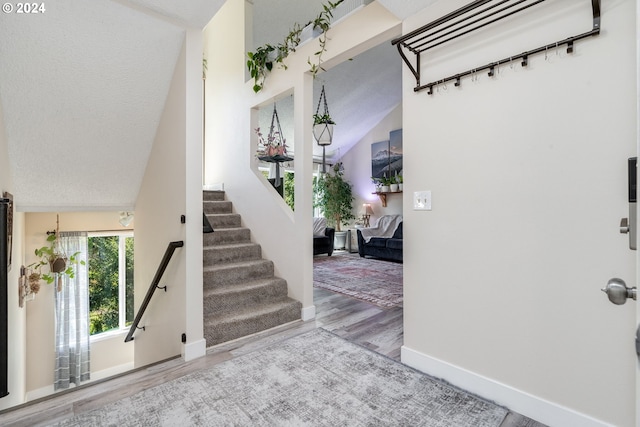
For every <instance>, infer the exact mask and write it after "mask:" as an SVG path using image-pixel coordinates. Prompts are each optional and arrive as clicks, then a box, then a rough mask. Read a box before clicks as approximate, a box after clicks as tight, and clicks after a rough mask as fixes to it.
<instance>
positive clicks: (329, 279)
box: [313, 252, 402, 307]
mask: <svg viewBox="0 0 640 427" xmlns="http://www.w3.org/2000/svg"><path fill="white" fill-rule="evenodd" d="M313 286H316V287H318V288H323V289H328V290H330V291H333V292H338V293H341V294H344V295H349V296H351V297H354V298H357V299H360V300H363V301H367V302H370V303H373V304H376V305H378V306H380V307H402V264H400V263H397V262H393V261H384V260H379V259H371V258H360V256H359V255H358V254H350V253H346V252H334V253H333V255H332V256H330V257H328V256H326V255H318V256H315V257H314V258H313Z"/></svg>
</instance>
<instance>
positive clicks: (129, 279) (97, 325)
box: [88, 236, 133, 335]
mask: <svg viewBox="0 0 640 427" xmlns="http://www.w3.org/2000/svg"><path fill="white" fill-rule="evenodd" d="M125 250H126V256H125V260H126V269H125V270H126V272H125V274H126V290H125V292H126V302H127V303H128V304H127V306H126V320H127V322H131V321H132V320H133V238H131V237H127V238H126V240H125ZM88 252H89V320H90V325H89V332H90V334H91V335H94V334H99V333H101V332H106V331H109V330H112V329H117V328H118V327H119V326H120V324H119V322H120V318H119V291H118V287H119V258H118V256H119V237H118V236H104V237H91V238H89V245H88Z"/></svg>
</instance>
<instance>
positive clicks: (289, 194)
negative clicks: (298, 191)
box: [284, 172, 295, 211]
mask: <svg viewBox="0 0 640 427" xmlns="http://www.w3.org/2000/svg"><path fill="white" fill-rule="evenodd" d="M294 184H295V176H294V174H293V173H289V172H287V173H285V174H284V201H285V203H286V204H287V205H289V207H290V208H291V210H292V211H294V210H295V207H294V205H295V194H294V192H295V186H294Z"/></svg>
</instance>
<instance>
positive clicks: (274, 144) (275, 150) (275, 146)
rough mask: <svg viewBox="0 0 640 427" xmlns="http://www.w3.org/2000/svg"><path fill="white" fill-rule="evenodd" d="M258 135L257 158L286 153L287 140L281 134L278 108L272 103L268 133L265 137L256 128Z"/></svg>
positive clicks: (284, 154)
mask: <svg viewBox="0 0 640 427" xmlns="http://www.w3.org/2000/svg"><path fill="white" fill-rule="evenodd" d="M255 132H256V134H257V135H258V152H257V153H256V154H257V156H258V158H260V157H274V156H286V155H287V141H286V139H285V138H284V136H283V134H282V127H281V126H280V119H279V118H278V110H277V109H276V104H275V103H274V104H273V114H272V115H271V126H270V127H269V133H268V134H267V136H266V137H265V136H264V134H263V133H262V131H261V130H260V128H256V130H255Z"/></svg>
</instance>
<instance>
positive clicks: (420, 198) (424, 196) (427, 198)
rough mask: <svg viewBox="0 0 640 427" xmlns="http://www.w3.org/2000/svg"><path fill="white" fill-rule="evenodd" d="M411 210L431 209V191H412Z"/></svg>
mask: <svg viewBox="0 0 640 427" xmlns="http://www.w3.org/2000/svg"><path fill="white" fill-rule="evenodd" d="M413 210H414V211H430V210H431V191H415V192H414V193H413Z"/></svg>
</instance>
